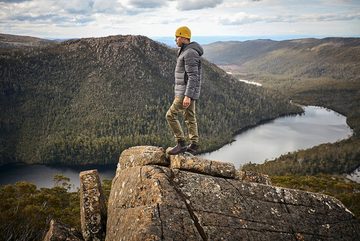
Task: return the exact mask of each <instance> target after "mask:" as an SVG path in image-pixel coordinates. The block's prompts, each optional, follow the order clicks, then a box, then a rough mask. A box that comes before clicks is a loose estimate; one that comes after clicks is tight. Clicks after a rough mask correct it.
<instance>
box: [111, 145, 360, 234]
mask: <svg viewBox="0 0 360 241" xmlns="http://www.w3.org/2000/svg"><path fill="white" fill-rule="evenodd" d="M245 179H246V175H244V173H242V174H240V172H238V171H236V170H235V168H234V166H233V165H232V164H229V163H223V162H216V161H209V160H205V159H201V158H199V157H194V156H187V155H186V154H183V155H176V156H170V157H167V156H166V154H165V150H164V149H163V148H158V147H151V146H138V147H132V148H129V149H127V150H125V151H124V152H123V153H122V154H121V156H120V159H119V164H118V168H117V171H116V176H115V177H114V179H113V183H112V189H111V193H110V197H109V201H108V212H107V215H108V217H107V228H106V240H107V241H112V240H360V224H359V222H358V220H357V219H355V217H354V215H353V214H352V213H351V212H350V211H349V210H347V209H346V208H345V207H344V205H343V204H342V203H341V202H340V201H338V200H337V199H335V198H333V197H330V196H327V195H322V194H316V193H309V192H304V191H299V190H293V189H286V188H280V187H275V186H271V185H267V184H262V183H254V182H249V181H246V180H245ZM263 179H264V178H263ZM265 179H266V178H265ZM267 183H268V182H267Z"/></svg>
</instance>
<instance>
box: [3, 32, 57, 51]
mask: <svg viewBox="0 0 360 241" xmlns="http://www.w3.org/2000/svg"><path fill="white" fill-rule="evenodd" d="M53 42H54V41H51V40H47V39H41V38H35V37H30V36H19V35H11V34H2V33H0V48H6V47H8V48H12V47H34V46H41V45H48V44H51V43H53Z"/></svg>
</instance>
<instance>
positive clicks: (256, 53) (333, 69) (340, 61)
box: [204, 38, 360, 81]
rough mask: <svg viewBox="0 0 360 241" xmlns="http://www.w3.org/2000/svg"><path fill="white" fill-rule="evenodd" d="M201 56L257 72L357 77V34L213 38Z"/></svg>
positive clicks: (359, 53) (359, 51)
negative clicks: (281, 38) (276, 38)
mask: <svg viewBox="0 0 360 241" xmlns="http://www.w3.org/2000/svg"><path fill="white" fill-rule="evenodd" d="M204 57H205V58H207V59H208V60H210V61H211V62H213V63H215V64H218V65H224V66H227V67H229V68H231V67H233V68H235V71H237V72H242V73H252V74H254V73H256V74H257V75H258V76H260V75H269V74H271V75H276V77H284V78H289V77H291V78H320V77H322V78H330V79H334V80H342V81H343V80H353V81H354V80H356V81H358V80H360V75H359V74H358V73H359V72H360V64H359V63H360V38H324V39H295V40H285V41H272V40H252V41H245V42H216V43H213V44H209V45H205V55H204ZM235 66H236V67H235Z"/></svg>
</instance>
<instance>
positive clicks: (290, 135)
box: [202, 106, 352, 168]
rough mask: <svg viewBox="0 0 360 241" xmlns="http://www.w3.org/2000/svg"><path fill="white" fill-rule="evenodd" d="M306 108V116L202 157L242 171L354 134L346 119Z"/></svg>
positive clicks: (240, 137) (254, 132)
mask: <svg viewBox="0 0 360 241" xmlns="http://www.w3.org/2000/svg"><path fill="white" fill-rule="evenodd" d="M304 109H305V113H304V114H302V115H297V116H288V117H282V118H278V119H276V120H274V121H271V122H269V123H266V124H264V125H261V126H258V127H255V128H253V129H250V130H249V131H246V132H244V133H242V134H240V135H238V136H236V137H235V142H233V143H231V144H228V145H225V146H224V147H222V148H221V149H219V150H217V151H215V152H211V153H208V154H204V155H202V156H203V157H205V158H208V159H212V160H223V161H228V162H232V163H234V164H235V167H236V168H238V167H239V166H240V165H242V164H245V163H248V162H252V163H263V162H264V161H265V160H266V159H268V160H271V159H274V158H276V157H278V156H280V155H281V154H285V153H288V152H292V151H296V150H299V149H306V148H309V147H312V146H315V145H318V144H321V143H326V142H336V141H338V140H341V139H345V138H347V137H349V136H351V135H352V130H351V129H350V127H349V126H348V125H347V124H346V117H345V116H343V115H340V114H338V113H336V112H334V111H332V110H328V109H325V108H321V107H315V106H307V107H304Z"/></svg>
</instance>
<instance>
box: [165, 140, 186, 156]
mask: <svg viewBox="0 0 360 241" xmlns="http://www.w3.org/2000/svg"><path fill="white" fill-rule="evenodd" d="M186 149H187V146H186V145H185V141H179V142H178V144H177V145H176V146H175V147H174V148H173V149H171V150H170V151H169V152H168V154H169V155H177V154H179V153H184V152H186Z"/></svg>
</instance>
